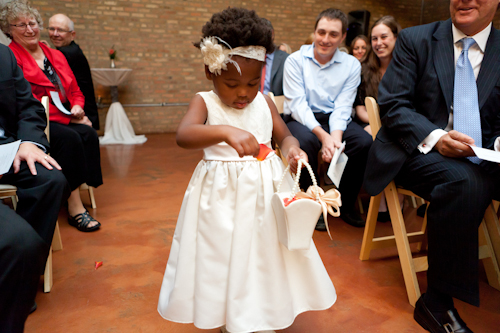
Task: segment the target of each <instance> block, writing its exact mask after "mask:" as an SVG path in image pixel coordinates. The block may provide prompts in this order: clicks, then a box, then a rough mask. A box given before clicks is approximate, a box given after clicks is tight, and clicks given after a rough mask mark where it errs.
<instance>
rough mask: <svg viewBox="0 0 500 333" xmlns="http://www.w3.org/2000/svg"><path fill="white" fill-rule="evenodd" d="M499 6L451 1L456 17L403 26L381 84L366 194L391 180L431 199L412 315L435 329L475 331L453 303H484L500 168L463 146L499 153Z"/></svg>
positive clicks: (492, 1) (488, 1)
mask: <svg viewBox="0 0 500 333" xmlns="http://www.w3.org/2000/svg"><path fill="white" fill-rule="evenodd" d="M498 4H499V1H498V0H472V1H471V0H451V1H450V12H451V19H450V20H447V21H443V22H435V23H431V24H427V25H423V26H418V27H413V28H409V29H405V30H403V31H402V32H401V34H400V35H399V36H398V40H397V42H396V47H395V50H394V58H393V60H392V63H391V64H390V66H389V68H388V70H387V72H386V74H385V75H384V78H383V79H382V82H381V84H380V86H379V96H378V100H379V105H380V111H381V117H382V128H381V129H380V131H379V132H378V135H377V138H376V140H375V141H374V142H373V145H372V147H371V150H370V153H369V158H368V167H367V171H366V174H365V188H366V190H367V191H368V193H369V194H370V195H376V194H378V193H380V192H381V191H382V190H383V189H384V188H385V186H386V185H387V184H388V183H389V182H390V181H391V180H393V179H395V181H396V183H397V184H400V185H402V186H404V187H405V188H407V189H409V190H412V191H413V192H415V193H416V194H418V195H420V196H422V197H423V198H425V199H426V200H429V201H430V202H431V204H430V205H429V208H428V244H429V246H428V250H429V251H428V262H429V270H428V272H427V280H428V288H427V292H426V293H425V294H423V295H422V297H421V298H420V299H419V300H418V302H417V304H416V307H415V313H414V317H415V320H416V321H417V322H418V323H419V324H420V325H421V326H422V327H424V328H425V329H427V330H429V331H431V332H448V331H451V330H450V329H451V328H453V329H454V332H471V331H470V329H469V328H467V326H466V325H465V323H464V322H463V321H462V320H461V319H460V317H459V316H458V313H457V312H456V309H454V306H453V298H452V297H455V298H458V299H461V300H463V301H465V302H468V303H471V304H473V305H479V290H478V289H479V286H478V226H479V224H480V223H481V220H482V217H483V214H484V211H485V209H486V207H487V205H488V204H489V203H491V200H492V199H493V198H498V197H500V193H499V192H500V191H499V189H500V186H499V185H500V167H499V165H498V164H496V163H492V162H488V161H480V160H474V158H472V159H471V160H469V159H467V157H469V158H470V157H471V156H473V155H474V153H473V151H472V149H471V148H470V147H469V146H468V145H467V144H476V145H478V146H479V145H482V147H483V148H488V149H496V150H500V139H499V138H498V137H499V135H500V108H499V105H500V67H499V66H498V63H499V61H500V32H499V31H498V30H496V29H495V28H493V27H492V25H491V21H492V20H493V17H494V15H495V12H496V10H497V6H498ZM467 37H472V39H473V40H471V39H469V38H467ZM464 73H468V74H467V75H465V74H464ZM466 76H467V79H465V77H466ZM467 80H468V81H467ZM464 87H465V89H463V88H464ZM464 103H465V104H464ZM464 105H467V106H466V107H464ZM464 119H465V120H466V121H467V122H468V123H466V125H465V127H463V126H462V127H459V126H460V124H461V123H462V122H463V120H464ZM473 119H477V122H476V125H477V126H480V127H477V128H478V131H477V133H474V132H473V131H471V129H472V128H474V127H476V125H473V123H474V121H473ZM466 143H467V144H466Z"/></svg>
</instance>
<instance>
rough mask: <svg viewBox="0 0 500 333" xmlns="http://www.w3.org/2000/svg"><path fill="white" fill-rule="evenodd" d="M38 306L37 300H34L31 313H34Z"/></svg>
mask: <svg viewBox="0 0 500 333" xmlns="http://www.w3.org/2000/svg"><path fill="white" fill-rule="evenodd" d="M36 308H37V305H36V302H35V301H33V305H32V306H31V309H30V314H32V313H33V312H35V310H36Z"/></svg>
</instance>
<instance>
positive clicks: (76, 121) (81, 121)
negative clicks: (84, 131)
mask: <svg viewBox="0 0 500 333" xmlns="http://www.w3.org/2000/svg"><path fill="white" fill-rule="evenodd" d="M69 122H70V123H73V124H83V125H87V126H90V127H92V122H91V121H90V119H89V118H88V117H87V116H84V117H83V118H81V119H77V118H71V119H70V121H69Z"/></svg>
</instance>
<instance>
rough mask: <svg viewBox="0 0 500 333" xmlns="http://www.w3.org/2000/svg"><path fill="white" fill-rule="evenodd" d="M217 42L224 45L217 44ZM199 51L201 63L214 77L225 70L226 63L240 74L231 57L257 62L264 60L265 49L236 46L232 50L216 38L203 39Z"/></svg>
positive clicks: (238, 67)
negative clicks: (235, 56) (201, 58)
mask: <svg viewBox="0 0 500 333" xmlns="http://www.w3.org/2000/svg"><path fill="white" fill-rule="evenodd" d="M219 41H220V42H221V43H222V44H224V45H222V44H219ZM200 49H201V54H202V55H203V62H204V63H205V65H207V66H208V70H209V71H210V72H211V73H213V74H215V75H220V74H221V70H227V63H228V62H230V63H232V64H233V65H234V66H235V67H236V69H237V70H238V73H240V74H241V70H240V66H238V63H237V62H236V61H234V60H232V59H231V57H232V56H233V55H239V56H241V57H245V58H249V59H255V60H258V61H265V60H266V48H265V47H263V46H255V45H251V46H238V47H235V48H234V49H233V48H231V46H229V44H228V43H226V42H225V41H223V40H222V39H220V38H219V37H217V36H210V37H205V38H203V40H202V42H201V43H200Z"/></svg>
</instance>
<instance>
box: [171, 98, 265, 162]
mask: <svg viewBox="0 0 500 333" xmlns="http://www.w3.org/2000/svg"><path fill="white" fill-rule="evenodd" d="M207 116H208V111H207V106H206V104H205V101H204V100H203V98H202V97H201V96H200V95H196V96H194V97H193V99H192V100H191V103H189V106H188V110H187V112H186V115H185V116H184V117H183V118H182V120H181V122H180V124H179V127H178V128H177V136H176V140H177V144H178V145H179V146H180V147H182V148H186V149H203V148H206V147H209V146H213V145H216V144H218V143H220V142H226V143H227V144H228V145H230V146H231V147H233V148H234V149H236V151H237V152H238V155H239V156H240V157H243V156H246V155H252V156H254V157H255V156H257V155H258V154H259V143H258V142H257V139H255V137H254V136H253V135H252V134H251V133H249V132H247V131H244V130H241V129H239V128H236V127H233V126H229V125H210V126H207V125H205V122H206V120H207Z"/></svg>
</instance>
